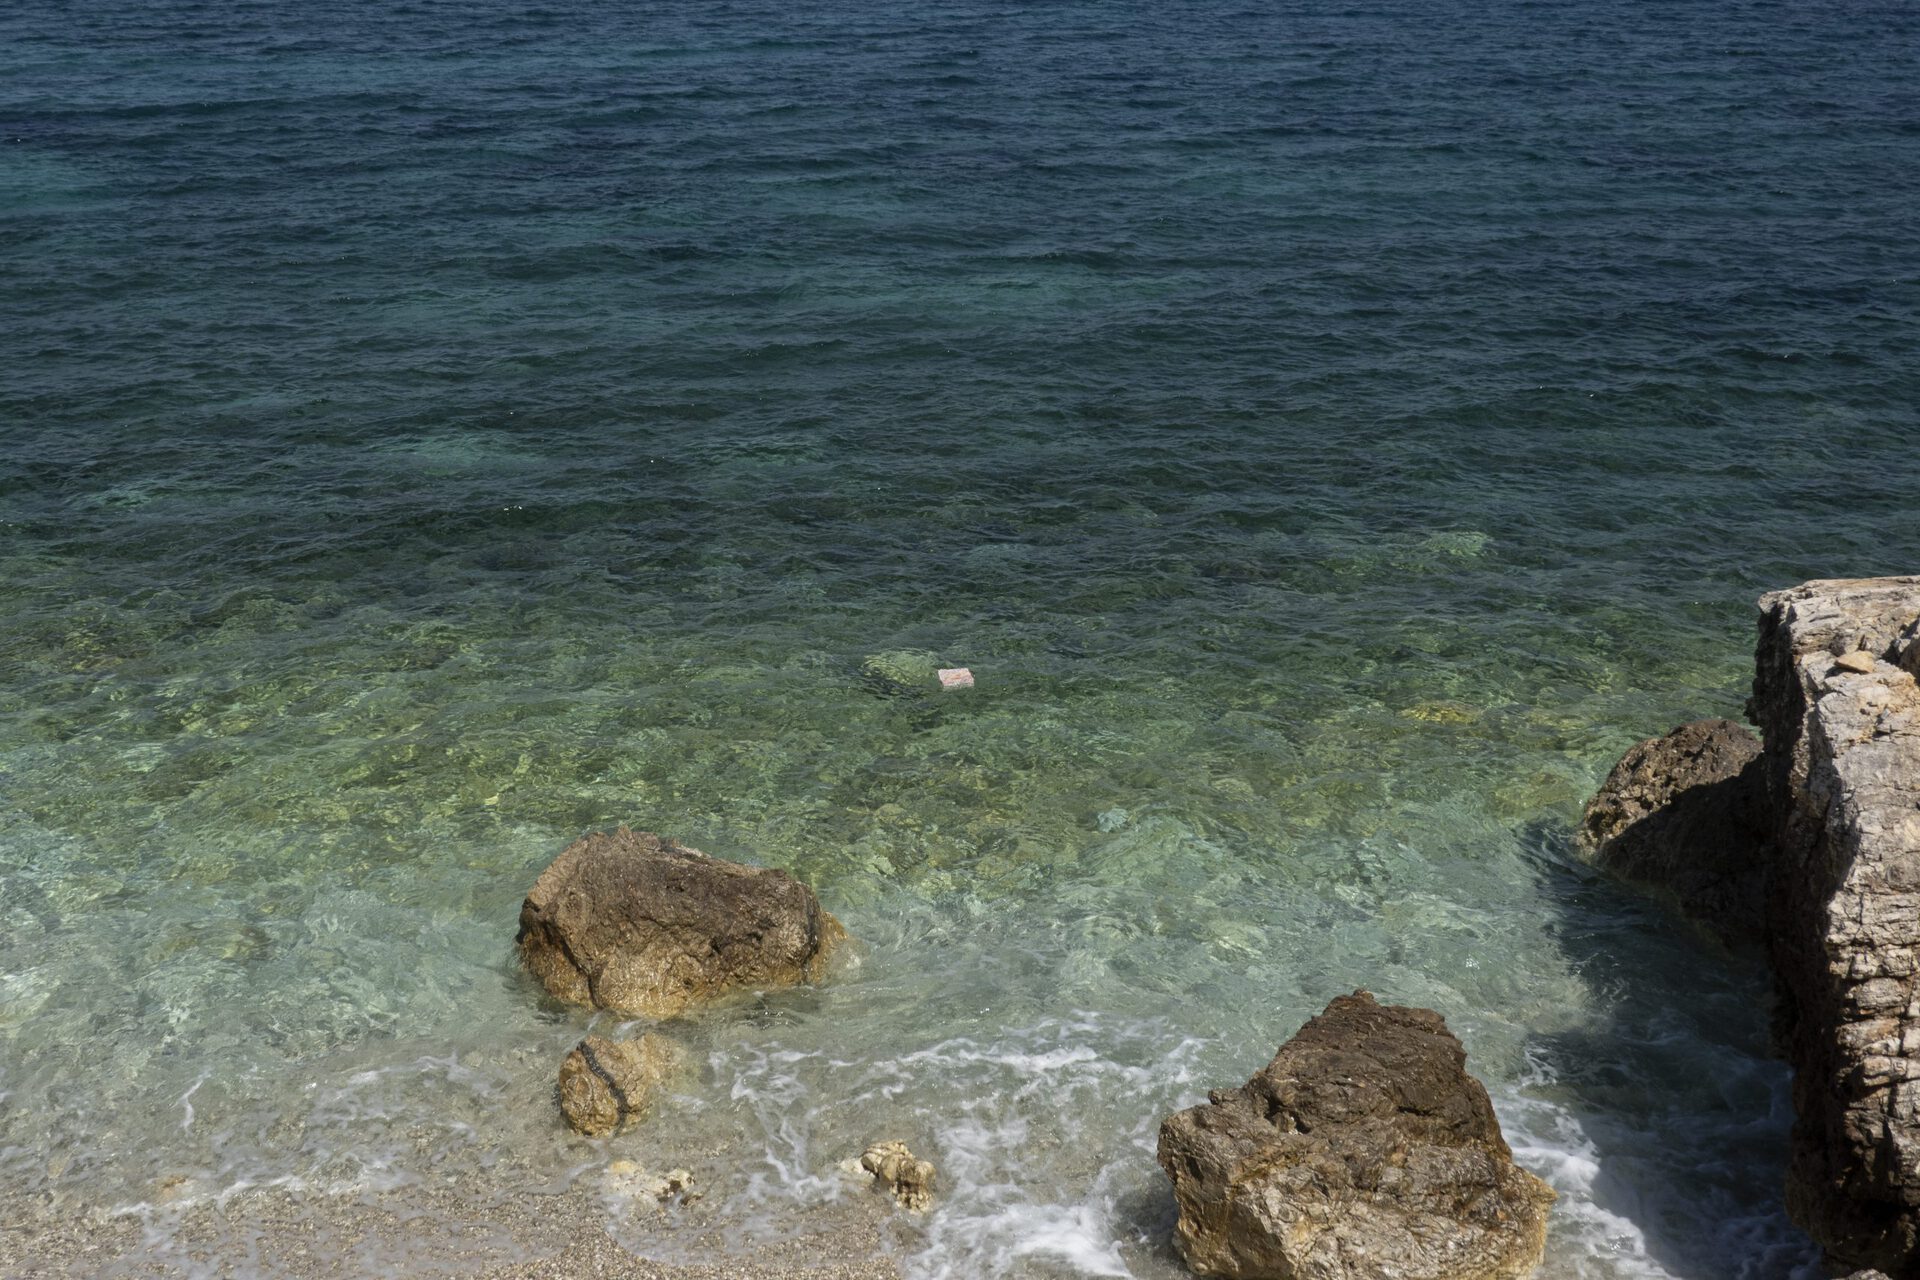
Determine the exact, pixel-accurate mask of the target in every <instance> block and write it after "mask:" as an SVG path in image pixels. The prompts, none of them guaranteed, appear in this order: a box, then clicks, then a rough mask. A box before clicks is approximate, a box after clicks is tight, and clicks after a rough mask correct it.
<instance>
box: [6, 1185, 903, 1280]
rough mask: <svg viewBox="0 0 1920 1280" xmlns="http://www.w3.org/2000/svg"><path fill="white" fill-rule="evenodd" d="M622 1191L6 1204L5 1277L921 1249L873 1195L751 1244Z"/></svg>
mask: <svg viewBox="0 0 1920 1280" xmlns="http://www.w3.org/2000/svg"><path fill="white" fill-rule="evenodd" d="M617 1185H618V1184H617V1180H613V1179H609V1178H606V1177H596V1176H593V1175H589V1176H587V1177H584V1178H582V1179H579V1180H576V1181H575V1183H574V1184H573V1185H571V1186H568V1187H566V1188H565V1189H562V1190H558V1191H551V1192H541V1193H534V1194H528V1193H515V1192H514V1191H512V1190H511V1189H510V1188H506V1187H503V1186H502V1185H501V1184H500V1183H499V1182H497V1181H494V1180H491V1179H487V1178H485V1177H474V1176H466V1177H461V1178H458V1179H455V1180H452V1181H449V1182H447V1183H444V1184H442V1185H439V1186H434V1187H409V1188H405V1189H403V1190H401V1191H395V1192H387V1193H381V1194H365V1195H358V1196H322V1195H314V1194H311V1193H304V1192H297V1191H289V1190H286V1189H277V1188H274V1189H269V1188H257V1189H252V1190H247V1191H242V1192H238V1193H235V1194H232V1195H228V1196H226V1197H225V1198H224V1199H223V1200H216V1199H208V1200H205V1201H202V1202H200V1203H196V1204H186V1205H180V1206H173V1207H163V1208H142V1209H141V1210H138V1211H129V1210H120V1211H111V1210H107V1209H104V1208H100V1207H95V1206H87V1205H84V1204H79V1203H75V1202H72V1201H64V1202H52V1203H49V1202H47V1201H45V1200H36V1199H34V1198H30V1197H25V1196H19V1195H13V1196H7V1195H3V1194H0V1276H5V1277H8V1278H9V1280H12V1278H14V1277H21V1278H26V1277H62V1278H67V1277H81V1276H86V1277H94V1276H98V1277H129V1278H132V1277H142V1278H145V1277H152V1278H153V1280H176V1278H179V1280H185V1278H186V1277H193V1278H194V1280H200V1278H202V1277H249V1278H251V1277H265V1276H271V1277H284V1278H285V1280H348V1278H350V1277H370V1276H380V1277H390V1276H407V1277H426V1276H433V1277H442V1276H447V1277H451V1276H459V1277H477V1278H481V1280H898V1278H899V1276H900V1270H899V1267H898V1265H897V1263H896V1261H895V1258H896V1257H897V1256H898V1254H899V1252H900V1251H901V1249H902V1248H903V1247H905V1248H910V1247H911V1243H910V1235H909V1234H903V1233H910V1232H911V1231H912V1227H911V1224H910V1223H907V1222H903V1221H902V1215H901V1214H900V1213H899V1212H898V1211H897V1210H895V1209H893V1207H892V1206H891V1204H890V1202H889V1201H887V1200H886V1198H885V1197H882V1196H878V1195H865V1194H856V1195H850V1196H847V1197H845V1198H843V1199H842V1200H840V1201H838V1202H835V1203H831V1204H827V1205H823V1206H820V1207H818V1208H815V1209H810V1210H806V1211H804V1212H800V1211H796V1213H795V1214H794V1216H793V1218H792V1219H791V1221H786V1222H782V1223H780V1224H779V1227H778V1229H777V1230H762V1229H755V1230H748V1229H746V1228H745V1227H744V1226H743V1225H741V1224H735V1223H729V1222H728V1221H726V1220H724V1218H723V1217H722V1215H721V1213H720V1211H718V1210H715V1209H711V1208H709V1207H708V1206H706V1205H705V1204H704V1203H703V1202H702V1201H699V1200H695V1201H694V1202H693V1203H691V1204H673V1205H671V1206H664V1207H663V1206H660V1205H658V1204H656V1203H655V1202H654V1201H653V1200H652V1199H651V1197H649V1196H647V1195H644V1194H641V1195H623V1194H621V1192H620V1191H619V1190H617V1189H610V1188H617ZM759 1225H760V1226H761V1227H764V1225H765V1224H759ZM763 1237H764V1238H763Z"/></svg>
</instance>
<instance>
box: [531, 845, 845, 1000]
mask: <svg viewBox="0 0 1920 1280" xmlns="http://www.w3.org/2000/svg"><path fill="white" fill-rule="evenodd" d="M846 936H847V934H846V930H845V929H843V928H842V927H841V925H840V922H839V921H838V920H835V919H834V918H833V917H832V916H831V915H828V914H827V912H826V910H825V909H824V908H823V907H821V905H820V900H819V899H818V898H816V897H814V896H813V890H811V889H809V888H807V886H806V885H804V884H801V883H800V882H799V881H798V880H795V879H794V878H793V877H792V876H790V875H788V874H787V873H786V872H784V871H775V870H771V869H767V868H763V867H749V866H743V865H741V864H740V863H737V862H726V861H723V860H722V859H719V858H710V857H708V856H707V855H706V854H704V853H702V852H700V851H699V850H698V849H690V848H688V847H687V846H686V845H683V844H679V843H677V842H676V841H673V840H663V839H661V838H660V837H659V836H656V835H653V834H652V833H650V832H646V831H629V830H627V829H626V828H625V827H621V828H620V829H619V830H617V831H610V832H604V833H601V832H596V833H595V834H593V835H589V836H585V837H582V838H581V839H579V840H576V841H574V842H573V843H572V844H570V845H568V846H567V847H566V849H565V850H563V851H562V852H561V854H560V856H559V857H558V858H555V859H554V860H553V864H552V865H551V866H549V867H548V868H547V869H546V870H545V871H543V872H541V873H540V878H539V879H538V880H536V881H534V885H533V888H532V889H531V890H529V891H528V893H527V900H526V901H525V902H524V903H523V904H521V907H520V934H519V939H518V941H519V943H520V954H521V957H522V958H523V959H524V960H525V961H526V965H527V968H528V969H530V970H532V972H533V975H534V976H535V977H537V978H539V979H540V981H541V982H542V983H543V984H544V985H545V986H546V988H547V990H548V991H551V992H552V993H553V994H554V995H555V996H557V997H559V998H560V999H562V1000H565V1001H567V1002H568V1003H570V1004H582V1005H589V1006H593V1007H597V1008H601V1009H612V1010H614V1011H615V1012H618V1013H624V1014H629V1015H638V1016H642V1017H653V1018H669V1017H672V1016H673V1015H675V1014H677V1013H680V1012H682V1011H684V1010H686V1009H688V1008H689V1007H691V1006H694V1005H696V1004H699V1003H701V1002H703V1001H706V1000H710V999H713V998H715V997H718V996H721V995H725V994H727V993H728V992H731V991H740V990H760V989H764V988H769V987H782V986H791V985H793V984H795V983H799V982H811V981H814V980H816V979H817V978H819V977H820V975H821V974H822V972H823V971H824V969H825V967H826V963H827V958H828V956H829V955H830V954H831V953H832V951H833V949H834V948H835V946H837V945H838V944H839V943H840V942H841V940H843V939H844V938H845V937H846Z"/></svg>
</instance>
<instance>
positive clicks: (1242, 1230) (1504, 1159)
mask: <svg viewBox="0 0 1920 1280" xmlns="http://www.w3.org/2000/svg"><path fill="white" fill-rule="evenodd" d="M1209 1098H1210V1101H1209V1102H1207V1103H1206V1104H1205V1105H1203V1106H1197V1107H1191V1108H1189V1109H1188V1110H1185V1111H1181V1112H1178V1113H1177V1114H1175V1115H1172V1116H1169V1117H1168V1118H1167V1120H1166V1122H1165V1123H1164V1124H1162V1125H1161V1127H1160V1149H1159V1158H1160V1166H1161V1168H1163V1169H1165V1170H1166V1172H1167V1176H1168V1177H1169V1178H1171V1179H1172V1180H1173V1192H1174V1198H1175V1200H1176V1201H1178V1203H1179V1207H1180V1221H1179V1226H1178V1227H1177V1229H1176V1243H1177V1244H1178V1245H1179V1248H1180V1252H1181V1254H1182V1256H1184V1257H1185V1258H1186V1260H1187V1265H1188V1266H1190V1267H1191V1268H1193V1270H1194V1271H1196V1272H1198V1273H1199V1274H1201V1275H1217V1276H1230V1277H1235V1278H1236V1280H1309V1278H1311V1280H1373V1278H1375V1277H1378V1278H1380V1280H1386V1278H1387V1277H1392V1278H1393V1280H1467V1278H1468V1277H1472V1278H1473V1280H1507V1278H1508V1277H1517V1276H1522V1275H1525V1274H1526V1273H1527V1272H1529V1271H1531V1270H1532V1269H1533V1268H1534V1267H1535V1266H1536V1265H1537V1264H1538V1263H1539V1261H1540V1256H1541V1252H1542V1250H1543V1248H1544V1247H1545V1242H1546V1230H1547V1207H1548V1205H1550V1204H1551V1203H1552V1202H1553V1199H1554V1195H1553V1191H1552V1190H1551V1189H1550V1188H1548V1186H1547V1185H1546V1184H1545V1183H1544V1182H1541V1181H1540V1180H1539V1179H1538V1178H1536V1177H1534V1176H1533V1175H1532V1174H1530V1173H1528V1172H1527V1171H1526V1170H1524V1169H1522V1168H1520V1167H1519V1166H1517V1165H1516V1164H1514V1163H1513V1155H1512V1152H1511V1151H1509V1150H1508V1148H1507V1144H1506V1142H1505V1140H1504V1139H1503V1138H1502V1137H1501V1135H1500V1124H1499V1121H1498V1120H1497V1119H1496V1118H1495V1116H1494V1113H1493V1104H1492V1102H1490V1101H1489V1100H1488V1098H1487V1091H1486V1090H1485V1089H1484V1088H1482V1087H1481V1085H1480V1082H1479V1081H1477V1080H1475V1079H1474V1078H1473V1077H1472V1076H1470V1075H1468V1074H1467V1071H1466V1053H1465V1051H1463V1050H1462V1049H1461V1047H1460V1042H1459V1041H1458V1040H1456V1039H1455V1038H1454V1037H1453V1035H1452V1033H1451V1032H1449V1031H1448V1030H1447V1024H1446V1021H1445V1020H1444V1019H1443V1018H1441V1016H1440V1015H1439V1014H1437V1013H1434V1012H1433V1011H1431V1010H1428V1009H1411V1008H1405V1007H1400V1006H1395V1005H1381V1004H1377V1003H1375V1001H1374V998H1373V997H1372V996H1371V995H1369V994H1368V993H1367V992H1365V991H1357V992H1355V993H1354V994H1353V995H1350V996H1341V997H1339V998H1338V999H1336V1000H1334V1001H1333V1002H1332V1003H1331V1004H1329V1005H1328V1006H1327V1008H1326V1010H1325V1012H1323V1013H1321V1014H1320V1016H1318V1017H1316V1018H1314V1019H1312V1020H1311V1021H1309V1022H1308V1023H1307V1025H1306V1026H1304V1027H1302V1028H1301V1029H1300V1033H1299V1034H1298V1035H1296V1036H1294V1038H1293V1039H1291V1040H1289V1041H1288V1042H1287V1043H1286V1044H1284V1045H1282V1046H1281V1048H1280V1051H1279V1052H1278V1053H1277V1054H1275V1055H1274V1058H1273V1061H1272V1062H1270V1063H1268V1064H1267V1066H1266V1067H1264V1068H1263V1069H1261V1071H1260V1072H1259V1073H1257V1074H1256V1075H1255V1076H1254V1077H1253V1078H1252V1079H1251V1080H1249V1081H1247V1083H1246V1084H1245V1085H1243V1086H1242V1087H1240V1088H1238V1089H1225V1090H1217V1091H1215V1092H1214V1093H1212V1094H1210V1095H1209Z"/></svg>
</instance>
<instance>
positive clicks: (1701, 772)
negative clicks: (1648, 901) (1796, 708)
mask: <svg viewBox="0 0 1920 1280" xmlns="http://www.w3.org/2000/svg"><path fill="white" fill-rule="evenodd" d="M1580 843H1581V845H1582V846H1583V848H1584V849H1585V850H1586V851H1587V852H1588V853H1589V854H1590V855H1591V857H1592V858H1593V861H1594V862H1595V864H1597V865H1598V866H1600V867H1603V868H1605V869H1606V870H1608V871H1610V872H1612V873H1613V874H1615V875H1617V876H1620V877H1621V878H1622V879H1626V880H1632V881H1635V882H1638V883H1640V884H1643V885H1648V886H1651V887H1653V888H1655V889H1657V890H1660V891H1662V892H1664V893H1666V894H1669V895H1671V896H1672V898H1673V899H1674V900H1675V901H1676V903H1677V904H1678V905H1679V907H1680V910H1681V912H1682V913H1683V914H1685V915H1686V916H1687V917H1689V918H1690V919H1693V920H1697V921H1699V922H1700V923H1702V924H1704V925H1706V926H1707V927H1708V928H1710V929H1712V930H1714V931H1715V932H1716V933H1718V934H1720V936H1721V937H1723V938H1725V939H1727V940H1729V941H1732V940H1736V939H1740V938H1752V937H1758V936H1759V935H1760V934H1761V932H1762V924H1763V916H1764V910H1765V904H1766V890H1767V880H1768V873H1769V869H1770V866H1771V862H1772V859H1771V857H1770V850H1771V849H1772V848H1773V814H1772V810H1771V807H1770V806H1769V804H1768V800H1767V776H1766V764H1765V762H1764V761H1763V760H1762V759H1761V751H1760V739H1759V738H1757V737H1756V736H1754V734H1753V733H1751V732H1750V731H1749V730H1747V729H1745V728H1742V727H1741V726H1740V725H1737V724H1735V723H1734V722H1733V721H1731V720H1695V721H1693V722H1691V723H1689V724H1683V725H1681V726H1680V727H1679V728H1677V729H1675V730H1673V731H1672V732H1671V733H1667V734H1664V735H1662V736H1660V737H1658V738H1648V739H1647V740H1645V741H1644V742H1639V743H1636V744H1634V746H1633V747H1632V748H1631V749H1629V750H1628V751H1627V753H1626V754H1625V755H1623V756H1621V757H1620V762H1619V763H1618V764H1616V765H1614V766H1613V771H1612V772H1611V773H1609V774H1608V775H1607V780H1606V782H1605V783H1603V784H1602V785H1601V787H1600V790H1599V791H1598V792H1597V793H1596V794H1595V795H1594V797H1593V799H1591V800H1589V801H1587V809H1586V814H1585V815H1584V817H1583V818H1582V819H1581V823H1580Z"/></svg>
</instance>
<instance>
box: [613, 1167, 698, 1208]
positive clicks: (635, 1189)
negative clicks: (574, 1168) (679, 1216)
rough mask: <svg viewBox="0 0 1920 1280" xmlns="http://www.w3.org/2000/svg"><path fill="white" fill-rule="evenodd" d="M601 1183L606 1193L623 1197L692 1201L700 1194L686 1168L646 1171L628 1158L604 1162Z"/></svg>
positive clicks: (660, 1202)
mask: <svg viewBox="0 0 1920 1280" xmlns="http://www.w3.org/2000/svg"><path fill="white" fill-rule="evenodd" d="M602 1185H603V1186H605V1188H606V1190H607V1193H608V1194H609V1195H612V1196H614V1197H617V1198H618V1199H620V1200H624V1201H650V1202H652V1203H654V1204H659V1205H664V1204H668V1203H670V1202H677V1203H680V1204H692V1203H693V1202H694V1201H695V1200H698V1199H699V1198H700V1193H699V1192H698V1191H695V1190H694V1189H693V1174H692V1173H691V1172H690V1171H689V1170H686V1169H669V1170H667V1171H666V1172H665V1173H649V1172H648V1171H647V1170H646V1169H645V1168H643V1167H642V1166H641V1165H639V1164H637V1163H635V1162H634V1161H632V1160H615V1161H614V1162H613V1163H612V1164H610V1165H608V1166H607V1168H606V1172H605V1174H604V1175H603V1180H602Z"/></svg>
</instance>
